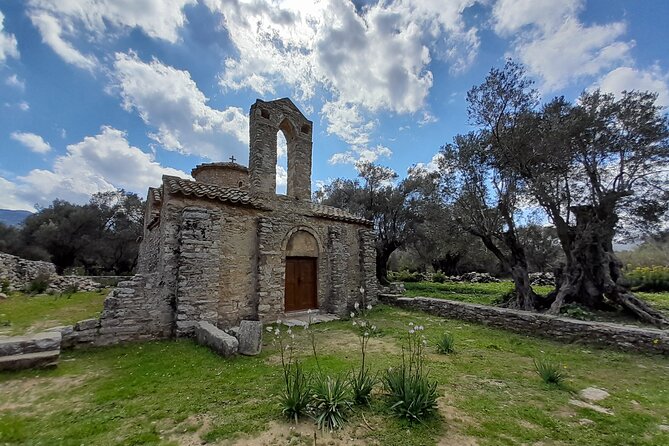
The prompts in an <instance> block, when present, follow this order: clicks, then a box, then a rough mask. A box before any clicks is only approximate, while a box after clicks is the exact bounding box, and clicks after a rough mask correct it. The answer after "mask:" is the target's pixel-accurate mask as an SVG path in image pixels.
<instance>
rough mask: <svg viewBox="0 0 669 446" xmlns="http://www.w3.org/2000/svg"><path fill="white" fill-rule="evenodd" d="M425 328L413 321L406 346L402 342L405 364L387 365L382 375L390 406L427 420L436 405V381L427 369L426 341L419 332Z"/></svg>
mask: <svg viewBox="0 0 669 446" xmlns="http://www.w3.org/2000/svg"><path fill="white" fill-rule="evenodd" d="M422 331H423V327H422V326H415V325H414V324H413V323H410V329H409V335H408V338H407V339H408V343H407V347H406V349H405V347H404V346H402V365H401V366H400V367H398V368H390V369H388V370H387V371H386V372H385V373H384V375H383V379H382V381H383V387H384V389H385V391H386V393H387V395H388V399H389V403H390V409H391V410H392V411H393V412H395V413H396V414H397V415H399V416H400V417H401V418H406V419H407V420H409V421H411V422H413V421H422V420H424V419H425V418H427V417H429V416H430V415H432V414H433V413H434V412H435V410H436V408H437V382H436V381H433V380H430V379H429V376H428V373H427V371H426V370H425V369H424V357H423V349H424V347H425V345H426V344H427V342H426V341H425V339H424V336H423V335H422V334H421V335H419V334H418V333H419V332H422Z"/></svg>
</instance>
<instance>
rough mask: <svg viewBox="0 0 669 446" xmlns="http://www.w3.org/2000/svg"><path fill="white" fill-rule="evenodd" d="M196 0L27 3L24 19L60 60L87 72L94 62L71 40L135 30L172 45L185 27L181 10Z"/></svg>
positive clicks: (46, 0)
mask: <svg viewBox="0 0 669 446" xmlns="http://www.w3.org/2000/svg"><path fill="white" fill-rule="evenodd" d="M195 3H196V0H30V1H29V11H28V15H29V17H30V19H31V21H32V22H33V24H34V25H35V26H36V27H37V29H38V30H39V32H40V35H41V36H42V40H43V41H44V42H45V43H46V44H48V45H49V46H50V47H51V48H52V49H53V50H54V51H55V52H56V54H58V55H59V56H60V57H61V58H62V59H63V60H65V61H66V62H68V63H71V64H74V65H76V66H78V67H80V68H84V69H87V70H91V69H93V68H94V67H95V66H96V65H97V61H96V60H95V58H94V57H93V56H84V55H83V54H82V53H81V52H79V50H77V49H76V48H75V47H74V46H73V44H72V43H71V41H72V40H74V39H76V38H78V37H80V36H81V35H84V37H86V38H87V40H89V41H91V40H93V41H95V40H101V39H104V38H109V37H110V36H113V35H114V34H117V33H118V32H125V31H127V30H128V29H133V28H139V29H141V30H142V31H143V32H144V33H145V34H146V35H148V36H149V37H151V38H154V39H162V40H166V41H168V42H170V43H174V42H176V41H177V40H178V39H179V30H180V28H182V27H183V26H184V24H185V23H186V16H185V14H184V8H185V7H186V6H189V5H194V4H195Z"/></svg>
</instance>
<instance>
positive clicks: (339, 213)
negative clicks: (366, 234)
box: [311, 203, 373, 226]
mask: <svg viewBox="0 0 669 446" xmlns="http://www.w3.org/2000/svg"><path fill="white" fill-rule="evenodd" d="M311 212H312V213H313V215H315V216H316V217H323V218H329V219H331V220H341V221H348V222H351V223H360V224H363V225H367V226H371V225H373V222H371V221H370V220H367V219H366V218H363V217H359V216H357V215H355V214H351V213H350V212H347V211H345V210H343V209H339V208H336V207H332V206H325V205H322V204H315V203H312V205H311Z"/></svg>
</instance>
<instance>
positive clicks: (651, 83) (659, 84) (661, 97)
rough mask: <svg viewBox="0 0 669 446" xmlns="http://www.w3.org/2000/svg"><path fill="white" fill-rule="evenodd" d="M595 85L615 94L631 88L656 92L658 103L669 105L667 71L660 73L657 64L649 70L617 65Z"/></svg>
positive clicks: (664, 105)
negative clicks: (617, 66)
mask: <svg viewBox="0 0 669 446" xmlns="http://www.w3.org/2000/svg"><path fill="white" fill-rule="evenodd" d="M595 86H596V87H599V88H600V89H601V90H602V91H606V92H608V93H613V94H615V95H620V93H622V92H623V91H632V90H640V91H652V92H656V93H657V94H658V97H657V103H658V105H660V106H662V107H669V73H662V71H661V69H660V67H658V66H654V67H652V68H651V69H649V70H638V69H636V68H631V67H619V68H616V69H615V70H612V71H610V72H609V73H607V74H606V75H605V76H603V77H602V78H601V79H599V81H597V82H596V83H595Z"/></svg>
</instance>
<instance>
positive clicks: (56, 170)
mask: <svg viewBox="0 0 669 446" xmlns="http://www.w3.org/2000/svg"><path fill="white" fill-rule="evenodd" d="M163 174H168V175H177V176H181V177H185V178H188V177H189V176H188V175H187V174H186V173H184V172H182V171H180V170H177V169H172V168H167V167H163V166H161V165H160V164H159V163H157V162H156V161H154V160H153V159H152V157H151V155H149V154H147V153H144V152H143V151H142V150H140V149H139V148H137V147H134V146H131V145H130V144H129V143H128V141H127V139H126V134H125V133H124V132H123V131H121V130H117V129H115V128H112V127H108V126H103V127H102V128H101V130H100V133H99V134H97V135H95V136H87V137H85V138H84V139H83V140H82V141H80V142H78V143H76V144H71V145H69V146H67V150H66V153H65V154H64V155H61V156H59V157H57V158H56V159H55V161H54V163H53V166H52V167H51V169H33V170H31V171H30V172H29V173H28V174H27V175H25V176H20V177H18V178H17V180H16V181H15V182H14V183H11V185H7V184H1V182H0V188H2V189H5V190H9V191H10V192H11V193H12V196H11V197H10V199H11V200H13V201H14V202H16V203H24V204H25V203H39V204H41V205H46V204H48V203H50V202H51V201H53V200H54V199H56V198H61V199H65V200H68V201H72V202H75V203H83V202H86V201H88V199H89V198H90V195H91V194H94V193H97V192H103V191H109V190H114V189H116V188H124V189H126V190H129V191H133V192H137V193H139V194H144V193H145V192H146V189H147V188H148V187H149V186H155V185H157V184H159V183H160V179H161V176H162V175H163ZM7 200H8V199H6V198H5V197H0V207H4V205H5V204H7Z"/></svg>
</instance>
